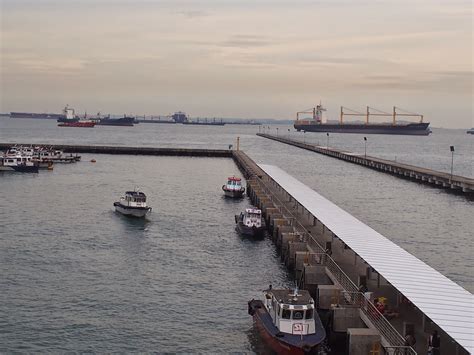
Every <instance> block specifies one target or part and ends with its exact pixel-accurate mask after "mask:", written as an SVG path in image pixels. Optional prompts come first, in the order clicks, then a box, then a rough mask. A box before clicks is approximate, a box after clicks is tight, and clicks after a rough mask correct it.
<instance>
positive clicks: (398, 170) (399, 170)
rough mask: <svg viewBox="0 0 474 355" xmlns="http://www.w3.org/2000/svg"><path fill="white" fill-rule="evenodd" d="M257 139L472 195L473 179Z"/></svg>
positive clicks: (332, 150)
mask: <svg viewBox="0 0 474 355" xmlns="http://www.w3.org/2000/svg"><path fill="white" fill-rule="evenodd" d="M257 135H258V136H259V137H263V138H268V139H272V140H274V141H277V142H281V143H285V144H288V145H292V146H294V147H298V148H302V149H306V150H310V151H312V152H315V153H319V154H323V155H327V156H330V157H333V158H336V159H340V160H345V161H347V162H350V163H354V164H358V165H362V166H365V167H367V168H370V169H374V170H377V171H380V172H384V173H387V174H391V175H394V176H398V177H401V178H404V179H408V180H412V181H416V182H420V183H424V184H428V185H431V186H433V187H438V188H443V189H446V191H452V192H460V193H464V194H468V195H473V194H474V179H471V178H468V177H464V176H459V175H452V176H451V174H449V173H444V172H441V171H436V170H431V169H426V168H422V167H418V166H413V165H409V164H403V163H399V162H396V161H392V160H385V159H380V158H376V157H371V156H368V155H367V156H365V155H363V154H356V153H352V152H347V151H342V150H339V149H335V148H329V147H322V146H317V145H314V144H307V143H302V142H299V141H295V140H292V139H287V138H283V137H277V136H273V135H269V134H263V133H257Z"/></svg>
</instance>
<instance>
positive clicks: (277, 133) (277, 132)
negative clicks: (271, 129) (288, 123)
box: [277, 127, 278, 137]
mask: <svg viewBox="0 0 474 355" xmlns="http://www.w3.org/2000/svg"><path fill="white" fill-rule="evenodd" d="M277 137H278V127H277Z"/></svg>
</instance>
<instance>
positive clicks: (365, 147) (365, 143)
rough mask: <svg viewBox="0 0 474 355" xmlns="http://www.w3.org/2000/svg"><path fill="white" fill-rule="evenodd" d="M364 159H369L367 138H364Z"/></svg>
mask: <svg viewBox="0 0 474 355" xmlns="http://www.w3.org/2000/svg"><path fill="white" fill-rule="evenodd" d="M364 158H365V159H367V137H364Z"/></svg>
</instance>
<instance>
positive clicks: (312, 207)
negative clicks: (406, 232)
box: [259, 164, 474, 353]
mask: <svg viewBox="0 0 474 355" xmlns="http://www.w3.org/2000/svg"><path fill="white" fill-rule="evenodd" d="M259 166H260V168H262V169H263V170H264V171H265V172H266V173H267V174H268V175H269V176H270V177H271V178H272V179H273V180H274V181H275V182H277V183H278V184H279V185H280V186H281V187H282V188H283V189H285V190H286V191H287V192H288V193H289V194H290V195H291V196H292V197H293V198H294V199H295V200H297V201H298V202H299V203H300V204H301V205H302V206H304V207H305V208H306V209H307V210H308V211H309V212H310V213H311V214H313V215H314V216H315V217H316V218H317V219H318V220H319V221H321V223H323V224H324V225H325V226H326V227H327V228H328V229H329V230H331V231H332V232H333V233H334V234H335V235H336V236H337V237H338V238H340V239H341V240H342V241H343V242H344V243H345V244H347V245H348V246H349V247H350V248H351V249H352V250H353V251H354V252H355V253H357V255H359V256H360V257H361V258H362V259H364V260H365V261H366V262H367V263H368V264H369V265H370V266H371V267H373V268H374V269H375V270H377V272H378V273H379V274H380V275H381V276H382V277H383V278H385V279H386V280H387V281H388V282H390V284H391V285H393V286H394V287H395V288H396V289H397V290H398V291H399V292H400V293H402V294H403V295H404V296H405V297H406V298H408V299H409V300H410V301H411V302H412V303H413V304H414V305H415V306H416V307H418V309H420V310H421V311H422V312H423V313H424V314H425V315H426V316H427V317H429V318H430V319H431V320H432V321H433V322H434V323H436V324H437V325H438V326H439V327H440V328H441V329H443V330H444V331H445V332H446V333H447V334H448V335H449V336H450V337H452V338H453V339H454V340H455V341H456V342H457V343H458V344H459V345H461V346H462V347H463V348H465V349H466V350H467V351H469V352H470V353H474V297H473V295H472V294H471V293H470V292H468V291H467V290H465V289H464V288H462V287H461V286H459V285H457V284H456V283H454V282H453V281H451V280H449V279H448V278H447V277H445V276H444V275H442V274H440V273H439V272H438V271H436V270H435V269H433V268H432V267H430V266H429V265H427V264H425V263H424V262H422V261H421V260H419V259H418V258H416V257H415V256H413V255H411V254H409V253H408V252H407V251H405V250H404V249H402V248H400V247H399V246H398V245H396V244H395V243H393V242H391V241H390V240H388V239H387V238H385V237H384V236H383V235H381V234H380V233H378V232H376V231H375V230H373V229H372V228H370V227H369V226H367V225H366V224H364V223H362V222H361V221H359V220H358V219H357V218H355V217H353V216H352V215H351V214H349V213H347V212H346V211H344V210H343V209H342V208H340V207H338V206H336V205H335V204H334V203H332V202H331V201H329V200H327V199H326V198H324V197H323V196H321V195H320V194H318V193H317V192H316V191H314V190H312V189H311V188H309V187H308V186H306V185H304V184H303V183H301V182H300V181H298V180H296V179H295V178H294V177H292V176H291V175H289V174H287V173H286V172H285V171H283V170H281V169H280V168H278V167H276V166H272V165H264V164H259Z"/></svg>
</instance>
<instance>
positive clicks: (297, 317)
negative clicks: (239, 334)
mask: <svg viewBox="0 0 474 355" xmlns="http://www.w3.org/2000/svg"><path fill="white" fill-rule="evenodd" d="M248 313H249V314H250V315H251V316H252V317H253V319H254V323H255V326H256V328H257V330H258V332H259V333H260V335H261V337H262V338H263V340H264V341H265V342H266V343H267V345H268V346H269V347H270V348H271V349H272V350H273V351H275V352H276V353H277V354H311V353H313V354H316V353H317V351H318V349H319V347H320V346H321V344H322V342H323V341H324V339H325V338H326V331H325V330H324V327H323V325H322V323H321V319H320V318H319V315H318V313H317V312H316V307H315V303H314V300H313V298H312V297H311V295H310V294H309V292H308V291H306V290H298V288H295V289H294V290H290V289H272V287H271V286H270V287H269V288H268V289H267V290H265V291H264V297H263V300H255V299H252V300H250V301H249V302H248Z"/></svg>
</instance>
